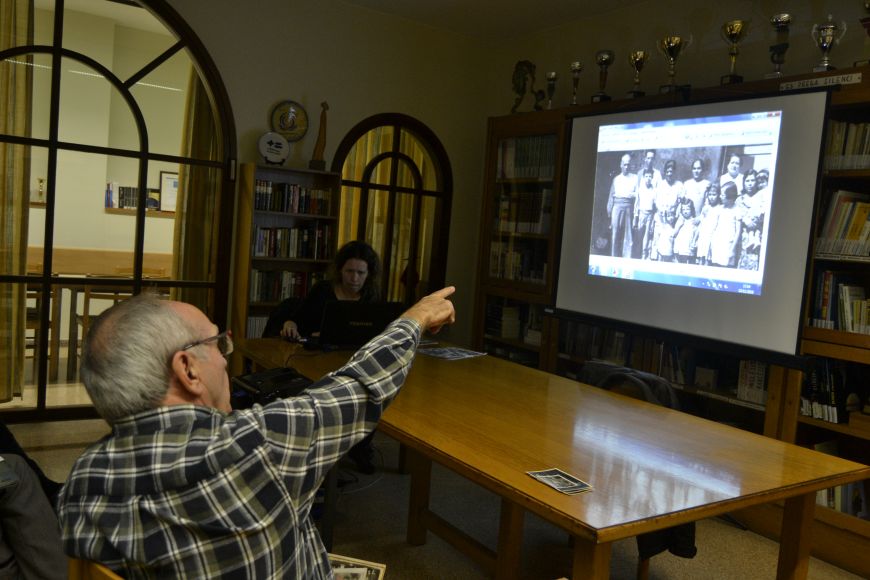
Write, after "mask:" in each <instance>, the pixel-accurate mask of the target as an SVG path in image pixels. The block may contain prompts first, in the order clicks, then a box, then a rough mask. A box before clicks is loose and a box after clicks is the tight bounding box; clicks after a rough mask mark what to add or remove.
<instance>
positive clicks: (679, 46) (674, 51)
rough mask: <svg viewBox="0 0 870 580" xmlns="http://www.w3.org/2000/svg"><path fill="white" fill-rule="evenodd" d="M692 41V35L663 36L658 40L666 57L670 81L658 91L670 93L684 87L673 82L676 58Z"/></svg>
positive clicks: (660, 48)
mask: <svg viewBox="0 0 870 580" xmlns="http://www.w3.org/2000/svg"><path fill="white" fill-rule="evenodd" d="M691 43H692V37H691V36H689V37H688V38H687V37H683V36H676V35H673V36H665V37H664V38H662V39H661V40H660V41H659V45H658V46H659V50H660V51H661V52H662V54H663V55H665V58H666V59H668V81H670V82H669V83H668V84H666V85H662V86H661V87H660V92H663V93H671V92H675V91H677V90H679V89H684V88H687V86H688V85H687V86H686V87H677V83H676V82H674V79H675V78H676V69H675V66H676V64H677V58H678V57H679V56H680V53H681V52H682V51H683V50H684V49H685V48H687V47H688V46H689V45H690V44H691Z"/></svg>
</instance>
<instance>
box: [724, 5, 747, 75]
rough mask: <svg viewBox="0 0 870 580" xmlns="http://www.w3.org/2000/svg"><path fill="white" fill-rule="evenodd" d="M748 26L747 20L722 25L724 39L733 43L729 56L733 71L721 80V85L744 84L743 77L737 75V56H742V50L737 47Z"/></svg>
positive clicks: (732, 21)
mask: <svg viewBox="0 0 870 580" xmlns="http://www.w3.org/2000/svg"><path fill="white" fill-rule="evenodd" d="M747 24H748V22H747V21H746V20H731V21H729V22H726V23H725V24H723V25H722V38H723V39H725V42H729V43H731V48H729V49H728V56H729V58H730V59H731V71H730V72H729V73H728V74H727V75H723V76H722V77H721V78H720V79H719V84H721V85H732V84H735V83H742V82H743V77H742V76H740V75H738V74H737V55H738V54H740V49H739V48H738V46H737V45H738V44H739V43H740V41H741V40H743V36H744V35H745V34H746V28H747Z"/></svg>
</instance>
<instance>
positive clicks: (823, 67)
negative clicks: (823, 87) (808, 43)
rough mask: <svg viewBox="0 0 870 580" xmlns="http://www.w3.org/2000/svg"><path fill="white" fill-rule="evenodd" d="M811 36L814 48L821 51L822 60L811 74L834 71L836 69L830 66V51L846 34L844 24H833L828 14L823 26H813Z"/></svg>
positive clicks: (832, 19)
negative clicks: (816, 47) (814, 44)
mask: <svg viewBox="0 0 870 580" xmlns="http://www.w3.org/2000/svg"><path fill="white" fill-rule="evenodd" d="M811 34H812V36H813V40H814V41H815V43H816V46H818V47H819V50H821V51H822V60H821V61H819V64H817V65H816V66H814V67H813V72H824V71H828V70H834V69H835V68H836V67H834V66H833V65H832V64H831V57H830V54H831V49H832V48H834V45H835V44H839V42H840V39H841V38H843V35H844V34H846V23H845V22H841V23H840V24H837V23H836V22H834V18H833V17H832V16H831V15H830V14H828V21H827V22H825V23H824V24H813V30H812V33H811Z"/></svg>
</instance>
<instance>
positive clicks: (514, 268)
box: [489, 240, 547, 284]
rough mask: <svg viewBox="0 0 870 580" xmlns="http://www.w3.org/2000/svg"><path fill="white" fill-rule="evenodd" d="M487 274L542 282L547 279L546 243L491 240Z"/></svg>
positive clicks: (509, 278)
mask: <svg viewBox="0 0 870 580" xmlns="http://www.w3.org/2000/svg"><path fill="white" fill-rule="evenodd" d="M489 275H490V277H492V278H501V279H503V280H517V281H521V282H534V283H536V284H544V283H545V282H546V279H547V248H546V245H544V244H541V243H538V244H534V243H532V244H519V243H515V242H513V241H505V242H502V241H498V240H493V241H492V242H490V248H489Z"/></svg>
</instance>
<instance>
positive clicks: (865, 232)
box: [816, 190, 870, 257]
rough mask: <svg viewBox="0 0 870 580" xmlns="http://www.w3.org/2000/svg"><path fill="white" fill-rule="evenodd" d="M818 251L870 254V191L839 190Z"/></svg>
mask: <svg viewBox="0 0 870 580" xmlns="http://www.w3.org/2000/svg"><path fill="white" fill-rule="evenodd" d="M816 252H817V253H819V254H835V255H843V256H857V257H866V256H870V194H866V193H856V192H853V191H846V190H839V191H836V192H834V193H833V194H832V195H831V198H830V201H829V203H828V208H827V211H826V212H825V219H824V220H823V221H822V226H821V228H820V230H819V237H818V239H817V240H816Z"/></svg>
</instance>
